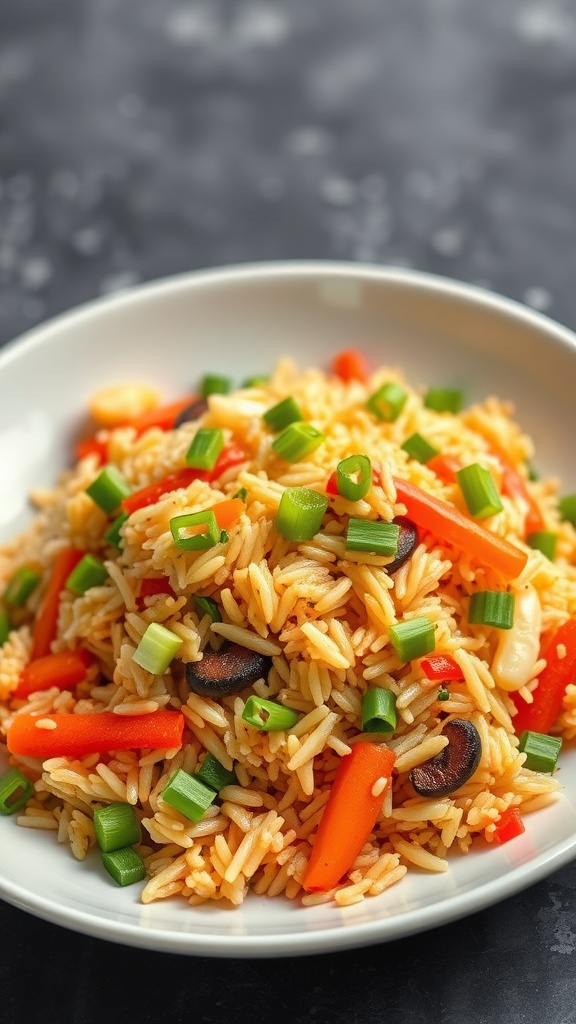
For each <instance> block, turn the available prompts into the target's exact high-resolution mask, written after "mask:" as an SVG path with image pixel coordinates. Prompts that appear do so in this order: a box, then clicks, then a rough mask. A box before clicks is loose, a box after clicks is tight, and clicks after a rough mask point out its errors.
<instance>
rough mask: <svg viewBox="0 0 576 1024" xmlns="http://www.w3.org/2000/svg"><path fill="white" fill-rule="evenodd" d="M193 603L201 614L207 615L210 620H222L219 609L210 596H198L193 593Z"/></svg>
mask: <svg viewBox="0 0 576 1024" xmlns="http://www.w3.org/2000/svg"><path fill="white" fill-rule="evenodd" d="M194 604H195V605H196V607H197V609H198V611H199V612H200V614H201V615H209V616H210V618H211V619H212V622H222V616H221V614H220V609H219V607H218V605H217V604H216V601H213V600H212V598H211V597H198V596H197V595H196V594H195V595H194Z"/></svg>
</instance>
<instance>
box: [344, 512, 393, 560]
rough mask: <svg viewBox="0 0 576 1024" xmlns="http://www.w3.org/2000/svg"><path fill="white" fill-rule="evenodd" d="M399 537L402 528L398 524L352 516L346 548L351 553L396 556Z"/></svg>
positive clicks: (347, 531)
mask: <svg viewBox="0 0 576 1024" xmlns="http://www.w3.org/2000/svg"><path fill="white" fill-rule="evenodd" d="M399 536H400V527H399V526H398V524H397V523H381V522H377V521H376V520H373V519H358V518H355V517H354V516H351V517H350V519H349V520H348V526H347V528H346V547H347V548H348V550H349V551H369V552H370V553H371V554H375V555H395V554H396V552H397V550H398V538H399Z"/></svg>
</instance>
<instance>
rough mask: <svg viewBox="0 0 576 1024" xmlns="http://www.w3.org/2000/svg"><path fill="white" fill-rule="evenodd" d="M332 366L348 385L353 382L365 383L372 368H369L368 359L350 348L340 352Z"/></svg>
mask: <svg viewBox="0 0 576 1024" xmlns="http://www.w3.org/2000/svg"><path fill="white" fill-rule="evenodd" d="M332 365H333V367H334V373H335V374H337V376H338V377H340V379H341V380H343V381H345V382H346V383H349V382H350V381H351V380H359V381H361V382H364V381H366V380H368V378H369V376H370V367H369V366H368V362H367V359H366V357H365V355H364V354H363V353H362V352H360V350H359V349H357V348H348V349H345V350H344V351H343V352H339V353H338V355H336V356H334V361H333V364H332Z"/></svg>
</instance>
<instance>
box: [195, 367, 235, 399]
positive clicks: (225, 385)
mask: <svg viewBox="0 0 576 1024" xmlns="http://www.w3.org/2000/svg"><path fill="white" fill-rule="evenodd" d="M231 389H232V381H231V380H230V378H229V377H220V376H219V375H218V374H216V373H208V374H206V376H205V377H204V378H203V380H202V383H201V384H200V395H201V397H202V398H208V396H209V395H227V394H228V392H229V391H230V390H231Z"/></svg>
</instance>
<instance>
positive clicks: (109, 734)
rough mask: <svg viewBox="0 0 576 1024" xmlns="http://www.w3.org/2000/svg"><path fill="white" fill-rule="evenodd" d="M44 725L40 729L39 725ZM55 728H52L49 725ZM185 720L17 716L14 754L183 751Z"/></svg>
mask: <svg viewBox="0 0 576 1024" xmlns="http://www.w3.org/2000/svg"><path fill="white" fill-rule="evenodd" d="M40 722H42V723H44V724H43V725H39V723H40ZM49 722H50V723H52V725H48V723H49ZM183 732H184V716H183V715H182V714H181V713H180V712H179V711H153V712H152V713H151V714H147V715H116V714H114V712H113V711H100V712H97V713H94V714H90V715H67V714H54V715H16V716H15V717H14V719H13V720H12V724H11V726H10V728H9V729H8V734H7V745H8V750H9V752H10V753H11V754H18V755H20V756H22V757H39V758H41V759H42V760H45V759H46V758H48V757H84V756H85V755H86V754H105V753H109V752H110V751H119V750H142V749H152V750H163V749H173V748H180V747H181V746H182V736H183Z"/></svg>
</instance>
